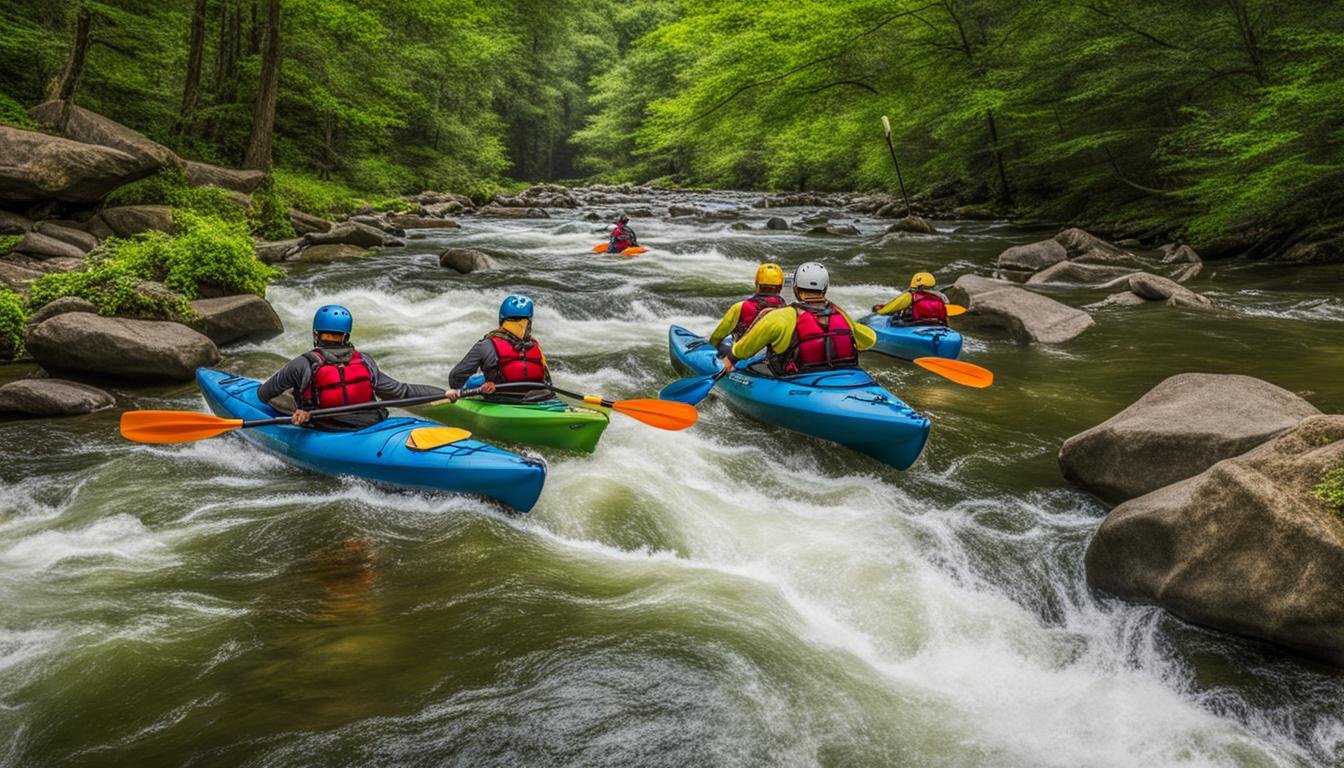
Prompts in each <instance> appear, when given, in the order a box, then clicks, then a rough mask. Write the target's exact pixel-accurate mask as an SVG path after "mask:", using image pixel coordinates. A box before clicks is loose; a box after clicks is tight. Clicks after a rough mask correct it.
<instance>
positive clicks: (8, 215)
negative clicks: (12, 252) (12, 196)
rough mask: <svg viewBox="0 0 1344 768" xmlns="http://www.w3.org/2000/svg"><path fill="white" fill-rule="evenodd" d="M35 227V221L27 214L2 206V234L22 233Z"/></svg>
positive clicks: (0, 226)
mask: <svg viewBox="0 0 1344 768" xmlns="http://www.w3.org/2000/svg"><path fill="white" fill-rule="evenodd" d="M32 228H33V222H32V221H31V220H30V219H29V218H28V217H27V216H20V215H19V214H17V213H14V212H13V211H6V210H5V209H3V208H0V235H22V234H23V233H24V232H27V231H28V230H30V229H32Z"/></svg>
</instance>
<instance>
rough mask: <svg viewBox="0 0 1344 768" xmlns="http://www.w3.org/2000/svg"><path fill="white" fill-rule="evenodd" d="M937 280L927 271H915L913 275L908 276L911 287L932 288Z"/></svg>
mask: <svg viewBox="0 0 1344 768" xmlns="http://www.w3.org/2000/svg"><path fill="white" fill-rule="evenodd" d="M937 284H938V281H937V280H934V279H933V275H931V274H929V273H928V272H916V273H915V276H914V277H912V278H910V287H911V288H932V287H933V286H935V285H937Z"/></svg>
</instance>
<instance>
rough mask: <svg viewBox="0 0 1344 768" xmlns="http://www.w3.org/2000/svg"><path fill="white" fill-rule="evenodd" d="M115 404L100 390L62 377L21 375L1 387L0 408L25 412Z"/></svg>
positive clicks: (56, 412)
mask: <svg viewBox="0 0 1344 768" xmlns="http://www.w3.org/2000/svg"><path fill="white" fill-rule="evenodd" d="M115 404H116V401H115V400H114V399H113V397H112V396H111V395H109V394H108V393H106V392H104V391H103V390H101V389H98V388H97V387H90V386H89V385H87V384H80V383H78V382H75V381H66V380H65V379H20V380H19V381H11V382H10V383H8V384H6V385H4V386H3V387H0V412H5V413H21V414H23V415H25V416H77V415H79V414H83V413H93V412H94V411H101V410H103V409H104V408H111V407H112V406H113V405H115Z"/></svg>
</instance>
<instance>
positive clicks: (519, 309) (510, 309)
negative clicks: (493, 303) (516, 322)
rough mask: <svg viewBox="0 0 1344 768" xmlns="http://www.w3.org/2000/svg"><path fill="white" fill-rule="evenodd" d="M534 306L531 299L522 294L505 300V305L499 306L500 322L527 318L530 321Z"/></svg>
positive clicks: (516, 294)
mask: <svg viewBox="0 0 1344 768" xmlns="http://www.w3.org/2000/svg"><path fill="white" fill-rule="evenodd" d="M532 306H533V305H532V300H531V299H529V298H527V297H526V296H524V295H522V294H521V293H515V294H513V295H511V296H509V297H508V298H507V299H505V300H504V303H502V304H500V305H499V321H500V322H501V323H502V322H504V321H505V320H512V319H515V318H519V317H525V318H527V319H528V320H531V319H532Z"/></svg>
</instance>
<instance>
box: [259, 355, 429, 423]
mask: <svg viewBox="0 0 1344 768" xmlns="http://www.w3.org/2000/svg"><path fill="white" fill-rule="evenodd" d="M322 352H323V353H324V354H325V355H326V356H327V357H328V358H330V359H333V360H337V361H340V362H346V361H349V359H350V357H351V356H352V355H353V354H354V352H355V348H354V347H323V348H322ZM360 357H362V358H363V361H364V364H365V365H366V366H368V368H369V374H370V376H371V378H372V379H373V382H372V383H373V393H374V395H375V396H377V398H378V399H379V400H400V399H402V398H406V397H429V396H431V395H436V394H437V395H442V394H443V388H442V387H434V386H430V385H428V384H403V383H402V382H400V381H397V380H396V379H394V378H392V377H391V376H388V375H387V374H385V373H383V372H382V371H381V370H379V368H378V364H377V363H375V362H374V361H373V358H372V357H370V356H369V355H367V354H365V353H363V352H361V353H360ZM312 381H313V364H312V362H311V361H310V360H309V359H308V358H307V357H305V356H303V355H300V356H299V357H296V358H294V359H293V360H290V361H289V362H288V363H285V366H284V367H283V368H281V369H280V370H278V371H276V372H275V373H274V374H273V375H272V376H271V377H270V378H269V379H267V380H266V381H264V382H262V383H261V386H260V387H259V388H258V389H257V397H258V398H260V399H261V401H262V402H264V403H270V402H271V401H272V400H275V399H276V398H277V397H281V396H282V395H285V394H289V395H291V396H292V397H293V399H294V402H296V403H303V401H304V393H305V392H306V391H307V390H308V387H309V386H310V385H311V384H312ZM274 405H275V407H277V409H278V410H288V409H287V408H281V407H280V406H281V405H286V404H285V403H276V404H274ZM385 418H387V409H385V408H374V409H371V410H368V411H357V412H355V413H347V414H341V415H339V416H333V417H331V418H329V419H323V420H322V423H321V424H320V425H319V426H323V427H327V428H332V429H362V428H364V427H367V426H370V425H372V424H377V423H378V422H380V421H382V420H383V419H385Z"/></svg>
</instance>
